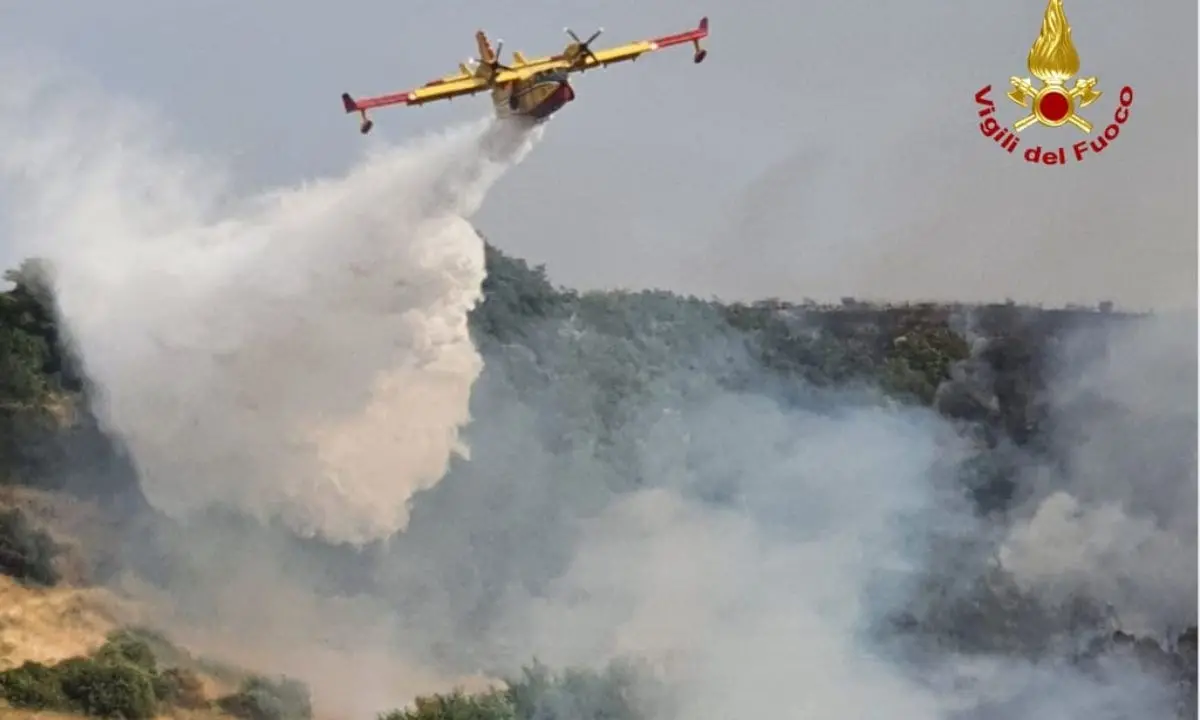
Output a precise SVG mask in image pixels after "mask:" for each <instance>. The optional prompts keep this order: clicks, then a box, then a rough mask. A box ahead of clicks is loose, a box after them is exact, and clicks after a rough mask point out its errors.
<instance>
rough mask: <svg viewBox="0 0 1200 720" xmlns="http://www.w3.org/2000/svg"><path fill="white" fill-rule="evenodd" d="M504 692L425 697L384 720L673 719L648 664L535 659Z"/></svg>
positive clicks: (510, 682)
mask: <svg viewBox="0 0 1200 720" xmlns="http://www.w3.org/2000/svg"><path fill="white" fill-rule="evenodd" d="M507 685H508V687H507V688H506V689H504V690H492V691H489V692H484V693H476V694H471V695H467V694H464V693H463V692H461V691H457V690H456V691H455V692H453V693H450V694H447V695H430V696H425V697H419V698H417V699H416V701H414V703H413V705H412V707H409V708H404V709H403V710H392V711H391V712H388V713H385V714H381V715H379V720H643V719H644V718H647V717H664V718H665V717H671V716H672V713H671V712H670V708H669V707H668V706H667V705H666V704H665V702H662V701H663V700H664V699H665V696H657V695H656V694H655V691H656V689H658V687H659V686H657V685H656V684H654V683H653V682H652V677H651V675H650V674H649V673H648V672H646V671H645V668H643V667H641V666H639V665H636V664H631V663H620V662H618V663H612V664H610V665H609V666H608V667H606V668H605V669H604V670H602V671H595V670H589V669H570V670H566V671H565V672H563V673H561V674H555V673H551V672H550V671H549V670H548V669H547V668H546V667H545V666H544V665H542V664H541V663H538V662H534V664H533V666H531V667H527V668H524V670H523V673H522V676H521V677H520V678H515V679H510V680H508V682H507Z"/></svg>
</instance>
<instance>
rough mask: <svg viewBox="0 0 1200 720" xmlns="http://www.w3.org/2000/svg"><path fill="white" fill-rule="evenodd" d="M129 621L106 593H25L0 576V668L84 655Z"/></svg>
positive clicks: (128, 614)
mask: <svg viewBox="0 0 1200 720" xmlns="http://www.w3.org/2000/svg"><path fill="white" fill-rule="evenodd" d="M133 617H136V615H135V613H134V612H133V611H132V608H130V607H128V606H127V605H125V604H124V603H122V602H121V601H119V600H118V599H117V598H115V597H114V596H113V595H112V594H111V593H109V592H107V591H105V590H100V589H94V588H89V589H76V588H70V587H59V588H49V589H43V588H28V587H24V586H22V585H21V584H20V583H17V582H16V581H14V580H12V579H11V578H7V577H0V669H7V668H10V667H15V666H17V665H20V664H21V663H23V662H25V661H27V660H34V661H37V662H41V663H47V664H48V663H53V662H57V661H59V660H63V659H65V658H69V657H74V656H76V655H84V654H87V653H89V652H91V651H92V650H94V649H95V648H96V647H98V646H99V645H101V644H102V643H103V642H104V638H105V636H106V635H107V634H108V633H109V632H110V631H112V630H114V629H116V628H117V627H118V626H120V625H122V624H124V623H126V622H128V621H129V620H131V619H132V618H133Z"/></svg>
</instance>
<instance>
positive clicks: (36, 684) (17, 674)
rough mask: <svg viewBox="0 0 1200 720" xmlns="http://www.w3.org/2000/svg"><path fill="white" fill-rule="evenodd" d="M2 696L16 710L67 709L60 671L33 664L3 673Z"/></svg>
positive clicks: (1, 680)
mask: <svg viewBox="0 0 1200 720" xmlns="http://www.w3.org/2000/svg"><path fill="white" fill-rule="evenodd" d="M0 694H2V695H3V696H4V699H5V700H7V701H8V704H9V705H12V706H13V707H17V708H25V709H29V710H55V709H59V708H65V707H66V706H67V698H66V696H64V695H63V692H62V683H61V682H60V674H59V672H58V669H57V668H55V667H48V666H46V665H43V664H41V663H37V662H32V661H29V662H26V663H25V664H23V665H21V666H20V667H15V668H12V669H11V670H6V671H4V672H2V673H0Z"/></svg>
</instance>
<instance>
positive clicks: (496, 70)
mask: <svg viewBox="0 0 1200 720" xmlns="http://www.w3.org/2000/svg"><path fill="white" fill-rule="evenodd" d="M603 31H604V28H600V29H599V30H597V31H596V32H594V33H592V36H591V37H589V38H588V39H587V40H580V39H579V36H577V35H576V34H575V33H574V32H572V31H571V29H570V28H566V29H565V32H566V33H567V35H569V36H570V37H571V42H570V43H569V44H568V45H567V47H566V49H564V50H563V51H562V53H560V54H558V55H551V56H548V57H543V58H538V59H536V60H527V59H526V58H525V57H524V56H523V55H522V54H521V53H519V52H514V53H513V54H512V55H513V59H512V65H505V64H504V63H502V62H500V51H501V49H503V47H504V41H503V40H501V41H499V42H498V43H497V45H496V49H495V50H493V49H492V45H491V43H490V42H489V41H488V38H487V35H486V34H484V32H483V31H482V30H480V31H478V32H477V33H475V42H476V44H477V45H478V46H479V58H478V59H475V60H468V61H467V63H470V64H472V65H474V67H471V66H470V65H468V64H467V63H463V64H460V65H459V66H458V67H459V72H458V73H457V74H455V75H450V76H448V77H444V78H440V79H438V80H433V81H432V82H428V83H426V84H425V85H423V86H421V87H419V88H417V89H415V90H409V91H408V92H401V93H394V94H391V95H380V96H378V97H369V98H362V99H359V100H356V99H355V98H354V97H352V96H351V95H350V93H343V94H342V104H343V105H344V106H345V108H346V112H347V113H353V112H357V113H358V114H359V116H360V117H361V120H362V124H361V126H360V131H361V132H362V133H363V134H364V135H365V134H367V133H369V132H371V128H372V127H374V123H373V122H372V121H371V120H369V119H368V118H367V111H368V110H370V109H371V108H377V107H384V106H387V105H423V104H425V103H427V102H433V101H434V100H450V99H452V98H456V97H459V96H462V95H474V94H475V93H478V92H482V91H484V90H488V89H490V90H491V91H492V105H493V106H494V108H495V111H496V115H497V117H513V116H517V117H525V118H529V119H532V120H533V121H534V122H541V121H543V120H545V119H546V118H548V117H550V115H552V114H554V113H555V112H557V111H558V110H560V109H561V108H562V107H563V106H564V105H566V104H567V103H569V102H571V101H572V100H574V99H575V91H574V89H572V87H571V84H570V82H568V76H569V75H570V74H571V73H573V72H584V71H586V70H591V69H593V68H597V67H604V66H607V65H611V64H612V63H617V62H622V61H624V60H637V59H638V58H639V57H640V56H641V55H643V54H644V53H648V52H653V51H655V50H662V49H663V48H668V47H671V46H672V45H682V44H683V43H688V42H690V43H692V47H693V48H694V53H695V54H694V55H693V56H692V59H693V61H694V62H696V63H700V62H703V61H704V58H705V57H707V56H708V51H707V50H705V49H703V48H702V47H700V41H701V40H702V39H703V38H706V37H708V18H707V17H704V18H701V19H700V24H699V25H698V26H697V27H696V28H695V29H693V30H688V31H686V32H681V33H676V34H674V35H664V36H663V37H659V38H654V39H653V40H642V41H640V42H633V43H629V44H627V45H621V46H620V47H614V48H609V49H607V50H598V51H596V52H593V51H592V49H591V44H592V42H593V41H594V40H595V39H596V38H597V37H599V36H600V33H602V32H603Z"/></svg>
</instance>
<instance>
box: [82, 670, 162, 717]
mask: <svg viewBox="0 0 1200 720" xmlns="http://www.w3.org/2000/svg"><path fill="white" fill-rule="evenodd" d="M59 670H60V673H61V683H62V692H63V695H65V696H66V697H67V700H68V701H69V702H70V703H71V705H73V706H74V708H76V709H78V710H79V711H80V712H83V713H84V714H86V715H92V716H96V717H120V718H125V720H142V719H143V718H152V717H154V715H155V711H156V709H157V702H156V701H155V697H154V685H153V683H152V680H151V675H150V674H149V673H147V672H145V671H144V670H142V669H141V668H137V667H134V666H133V665H129V664H125V663H107V662H98V661H96V660H92V659H87V658H72V659H70V660H66V661H64V662H63V663H61V664H60V665H59Z"/></svg>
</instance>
